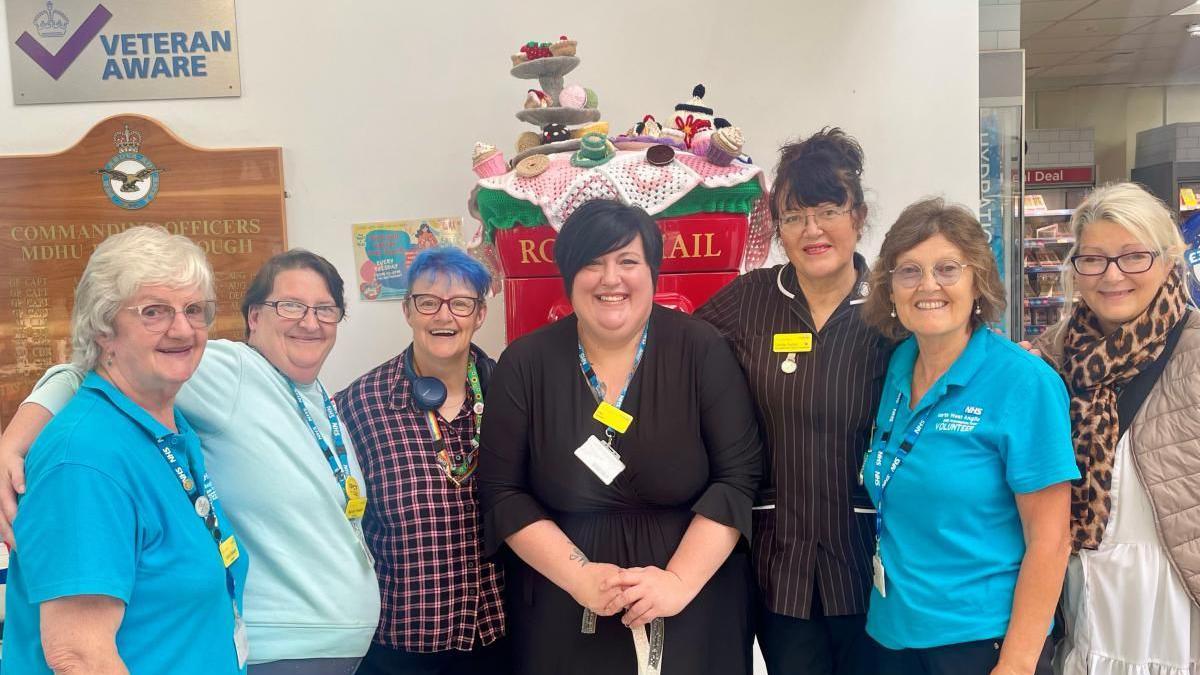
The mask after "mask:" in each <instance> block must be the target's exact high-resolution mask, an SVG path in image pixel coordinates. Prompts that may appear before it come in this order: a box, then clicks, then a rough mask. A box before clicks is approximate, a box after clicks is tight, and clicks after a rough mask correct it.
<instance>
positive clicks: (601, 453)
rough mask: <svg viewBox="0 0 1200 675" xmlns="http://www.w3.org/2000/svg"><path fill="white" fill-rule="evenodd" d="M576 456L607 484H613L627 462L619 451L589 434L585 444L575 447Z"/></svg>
mask: <svg viewBox="0 0 1200 675" xmlns="http://www.w3.org/2000/svg"><path fill="white" fill-rule="evenodd" d="M575 456H576V457H578V458H579V459H580V461H582V462H583V463H584V464H586V465H587V468H589V469H591V470H592V473H594V474H596V477H597V478H599V479H600V480H601V482H603V483H604V484H605V485H612V482H613V480H614V479H615V478H616V477H617V476H618V475H620V473H621V472H622V471H624V470H625V463H624V462H622V461H621V457H620V456H619V455H618V454H617V451H616V450H613V449H612V448H611V447H610V446H609V445H608V443H605V442H604V441H601V440H600V439H599V438H596V437H595V436H588V438H587V440H586V441H584V442H583V445H581V446H579V447H578V448H576V449H575Z"/></svg>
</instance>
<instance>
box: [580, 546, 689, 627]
mask: <svg viewBox="0 0 1200 675" xmlns="http://www.w3.org/2000/svg"><path fill="white" fill-rule="evenodd" d="M699 590H700V589H698V588H697V589H692V588H689V587H688V585H687V584H686V583H684V581H683V579H680V578H679V575H678V574H675V573H674V572H671V571H669V570H664V569H662V568H659V567H630V568H620V567H617V566H616V565H612V564H609V563H597V562H589V563H587V564H585V565H583V567H582V568H581V569H580V570H579V574H578V577H577V578H576V581H575V584H574V588H572V589H570V593H571V597H573V598H575V601H576V602H578V603H579V604H580V605H583V606H584V607H586V608H587V609H590V610H592V611H593V612H595V613H596V614H597V615H599V616H613V615H615V614H619V613H621V612H624V616H622V617H621V623H623V624H625V625H626V626H628V627H630V628H638V627H640V626H644V625H646V624H648V623H650V622H651V621H653V620H654V619H657V618H660V617H667V616H675V615H676V614H678V613H680V612H681V611H683V608H684V607H687V605H688V603H689V602H691V601H692V598H694V597H696V593H698V592H699Z"/></svg>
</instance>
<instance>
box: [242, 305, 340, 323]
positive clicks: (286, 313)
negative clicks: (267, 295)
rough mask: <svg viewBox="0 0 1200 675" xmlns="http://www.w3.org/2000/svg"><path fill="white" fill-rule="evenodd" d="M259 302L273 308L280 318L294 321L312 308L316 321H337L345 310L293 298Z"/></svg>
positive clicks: (304, 315) (306, 314)
mask: <svg viewBox="0 0 1200 675" xmlns="http://www.w3.org/2000/svg"><path fill="white" fill-rule="evenodd" d="M261 304H264V305H266V306H267V307H271V308H274V310H275V313H276V314H277V315H279V318H281V319H288V320H289V321H295V320H297V319H303V318H304V317H306V316H308V310H310V309H311V310H312V313H313V316H315V317H317V321H320V322H321V323H337V322H339V321H341V320H342V319H344V318H345V317H346V310H344V309H342V308H341V307H338V306H337V305H317V306H313V305H306V304H304V303H303V302H296V301H295V300H264V301H263V302H262V303H261Z"/></svg>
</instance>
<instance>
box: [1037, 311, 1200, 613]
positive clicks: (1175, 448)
mask: <svg viewBox="0 0 1200 675" xmlns="http://www.w3.org/2000/svg"><path fill="white" fill-rule="evenodd" d="M1057 337H1059V339H1051V340H1046V341H1040V342H1041V344H1038V345H1035V346H1037V347H1038V348H1040V349H1042V351H1043V352H1044V353H1045V354H1046V356H1047V357H1048V358H1049V359H1050V360H1051V362H1052V363H1055V364H1058V363H1061V362H1062V340H1061V336H1057ZM1128 433H1129V445H1130V448H1132V450H1133V460H1134V465H1135V466H1136V467H1137V473H1138V478H1139V479H1141V481H1142V485H1143V486H1144V487H1145V489H1146V493H1147V495H1148V497H1149V498H1150V505H1151V506H1152V507H1153V509H1154V516H1155V517H1154V521H1155V527H1156V529H1157V530H1158V539H1159V541H1160V542H1162V545H1163V547H1164V548H1165V549H1166V550H1167V553H1168V558H1169V559H1170V561H1171V566H1172V567H1173V568H1174V569H1175V573H1176V574H1178V575H1179V579H1180V580H1181V581H1183V586H1184V588H1185V589H1186V590H1187V593H1188V596H1189V597H1191V599H1192V604H1194V605H1196V606H1200V312H1198V311H1196V310H1195V309H1193V310H1192V312H1191V313H1190V314H1189V315H1188V319H1187V324H1186V325H1185V327H1184V329H1183V333H1182V335H1180V336H1179V343H1178V344H1177V345H1176V346H1175V351H1174V352H1173V353H1172V354H1171V358H1170V360H1169V361H1167V365H1166V368H1164V370H1163V373H1162V376H1161V377H1160V378H1159V380H1158V382H1156V383H1155V385H1154V387H1153V388H1152V389H1151V390H1150V394H1149V395H1148V396H1147V397H1146V401H1145V402H1144V403H1143V404H1142V407H1141V410H1139V411H1138V414H1137V417H1135V418H1134V419H1133V423H1132V424H1130V425H1129V430H1128Z"/></svg>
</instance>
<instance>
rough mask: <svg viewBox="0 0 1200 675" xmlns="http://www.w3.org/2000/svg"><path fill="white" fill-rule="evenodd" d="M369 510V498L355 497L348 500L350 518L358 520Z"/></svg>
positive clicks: (347, 511)
mask: <svg viewBox="0 0 1200 675" xmlns="http://www.w3.org/2000/svg"><path fill="white" fill-rule="evenodd" d="M366 512H367V498H366V497H354V498H353V499H348V500H346V517H347V518H349V519H350V520H358V519H359V518H362V517H363V514H364V513H366Z"/></svg>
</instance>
